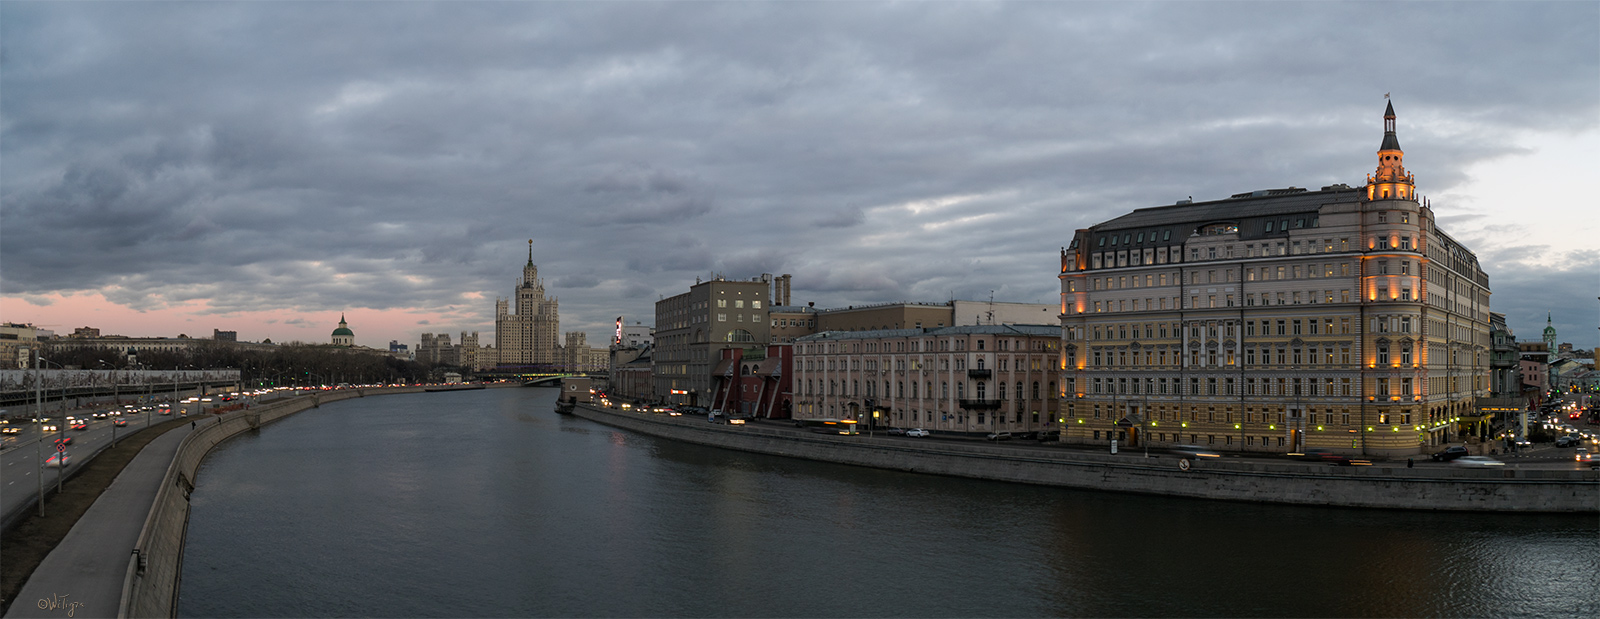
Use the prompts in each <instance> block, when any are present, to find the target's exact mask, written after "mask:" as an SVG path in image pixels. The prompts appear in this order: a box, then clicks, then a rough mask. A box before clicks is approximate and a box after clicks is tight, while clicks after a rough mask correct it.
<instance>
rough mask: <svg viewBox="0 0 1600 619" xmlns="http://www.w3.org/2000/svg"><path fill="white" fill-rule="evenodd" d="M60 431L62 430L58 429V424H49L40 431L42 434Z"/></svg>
mask: <svg viewBox="0 0 1600 619" xmlns="http://www.w3.org/2000/svg"><path fill="white" fill-rule="evenodd" d="M60 429H61V428H59V427H57V426H56V424H53V423H47V424H45V425H44V426H43V427H41V428H39V431H40V432H45V433H50V432H55V431H56V430H60Z"/></svg>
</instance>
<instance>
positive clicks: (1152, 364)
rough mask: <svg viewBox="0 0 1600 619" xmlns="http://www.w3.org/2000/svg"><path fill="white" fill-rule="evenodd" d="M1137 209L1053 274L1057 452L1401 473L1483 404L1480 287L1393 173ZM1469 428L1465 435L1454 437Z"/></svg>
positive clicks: (1473, 265) (1485, 314)
mask: <svg viewBox="0 0 1600 619" xmlns="http://www.w3.org/2000/svg"><path fill="white" fill-rule="evenodd" d="M1394 123H1395V118H1394V113H1393V106H1390V108H1389V110H1388V111H1387V112H1386V114H1385V118H1384V130H1385V131H1384V138H1383V142H1382V145H1381V146H1380V148H1379V150H1378V160H1379V161H1378V168H1377V171H1376V173H1375V174H1373V175H1372V176H1371V177H1369V179H1368V182H1367V185H1366V186H1364V187H1356V188H1351V187H1348V186H1345V185H1332V186H1328V187H1323V188H1322V189H1321V190H1320V191H1306V190H1304V189H1299V188H1293V187H1291V188H1288V189H1279V190H1264V191H1254V192H1248V193H1241V194H1236V195H1234V196H1231V197H1229V198H1228V199H1225V200H1216V201H1212V202H1202V203H1190V202H1189V201H1188V200H1184V201H1180V202H1179V203H1178V204H1176V205H1173V206H1163V207H1154V208H1145V209H1139V210H1136V211H1134V212H1132V213H1129V214H1127V215H1124V216H1122V217H1118V218H1116V219H1113V220H1110V221H1107V222H1105V223H1101V224H1098V225H1096V226H1093V227H1091V228H1088V229H1083V230H1079V231H1078V232H1077V234H1076V235H1075V236H1074V238H1073V240H1072V243H1071V246H1070V247H1068V248H1066V249H1065V250H1063V252H1062V255H1061V258H1062V265H1061V274H1060V280H1061V310H1060V311H1061V313H1062V318H1061V324H1062V339H1063V342H1064V349H1063V363H1064V366H1065V367H1066V368H1067V369H1066V371H1065V372H1064V373H1063V381H1062V382H1063V385H1064V391H1065V396H1064V397H1065V398H1066V399H1065V410H1064V411H1063V414H1064V419H1065V420H1066V423H1067V428H1068V433H1067V437H1066V438H1067V439H1068V440H1075V441H1078V442H1085V443H1093V442H1109V440H1111V439H1112V438H1116V439H1118V440H1120V441H1122V444H1123V445H1128V446H1137V445H1140V444H1144V443H1148V444H1150V445H1161V446H1165V445H1174V444H1200V445H1204V446H1210V447H1214V448H1217V449H1223V450H1234V451H1263V452H1287V451H1294V450H1299V449H1304V448H1310V447H1323V448H1329V449H1334V450H1337V451H1340V452H1345V453H1354V454H1366V455H1374V456H1385V455H1386V456H1406V455H1412V454H1416V453H1419V452H1421V451H1431V450H1435V449H1437V447H1436V446H1437V445H1440V444H1442V443H1444V442H1446V441H1449V440H1452V439H1455V437H1456V434H1455V428H1456V424H1457V423H1461V422H1462V420H1463V418H1464V417H1468V416H1469V415H1471V414H1472V411H1473V401H1474V399H1475V397H1481V396H1487V395H1488V388H1487V387H1488V386H1487V384H1486V381H1485V377H1486V375H1487V373H1488V350H1489V333H1488V325H1489V287H1488V284H1489V282H1488V276H1487V275H1485V274H1484V272H1483V270H1482V269H1481V268H1480V267H1479V266H1478V263H1477V258H1476V256H1475V255H1473V253H1472V252H1471V251H1470V250H1468V249H1467V248H1466V247H1465V246H1463V245H1462V244H1461V243H1459V242H1457V241H1456V240H1454V239H1452V238H1451V237H1450V236H1448V235H1447V234H1445V233H1444V232H1443V231H1442V230H1440V229H1439V228H1438V227H1437V226H1436V224H1435V218H1434V212H1433V210H1432V209H1431V208H1430V207H1429V206H1428V204H1427V202H1426V201H1423V200H1419V198H1418V197H1417V195H1416V193H1415V185H1414V179H1413V177H1412V175H1410V174H1409V173H1407V172H1406V171H1405V168H1404V166H1403V165H1402V161H1403V156H1404V153H1403V152H1402V151H1401V150H1400V145H1399V140H1398V138H1397V137H1396V134H1395V128H1394ZM1468 421H1470V420H1468Z"/></svg>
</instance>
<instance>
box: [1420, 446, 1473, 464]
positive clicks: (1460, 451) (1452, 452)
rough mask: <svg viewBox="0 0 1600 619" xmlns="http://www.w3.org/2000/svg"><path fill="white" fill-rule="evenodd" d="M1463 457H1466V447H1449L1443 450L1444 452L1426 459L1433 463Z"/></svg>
mask: <svg viewBox="0 0 1600 619" xmlns="http://www.w3.org/2000/svg"><path fill="white" fill-rule="evenodd" d="M1465 455H1467V448H1466V446H1464V445H1451V446H1449V447H1446V448H1444V451H1440V452H1437V453H1434V454H1433V455H1431V456H1428V458H1429V459H1431V460H1433V461H1434V462H1449V461H1451V460H1455V459H1456V458H1460V457H1462V456H1465Z"/></svg>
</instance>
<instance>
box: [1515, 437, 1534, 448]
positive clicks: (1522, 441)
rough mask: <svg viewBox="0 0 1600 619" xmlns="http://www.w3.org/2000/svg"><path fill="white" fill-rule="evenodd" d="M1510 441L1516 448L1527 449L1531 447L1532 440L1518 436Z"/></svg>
mask: <svg viewBox="0 0 1600 619" xmlns="http://www.w3.org/2000/svg"><path fill="white" fill-rule="evenodd" d="M1511 442H1512V443H1513V444H1515V445H1516V446H1517V447H1518V448H1521V449H1527V448H1529V447H1533V441H1530V440H1528V439H1526V438H1523V437H1520V436H1519V437H1517V438H1515V439H1513V440H1512V441H1511Z"/></svg>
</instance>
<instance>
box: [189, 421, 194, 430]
mask: <svg viewBox="0 0 1600 619" xmlns="http://www.w3.org/2000/svg"><path fill="white" fill-rule="evenodd" d="M189 429H190V430H193V429H194V422H193V421H191V422H189Z"/></svg>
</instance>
